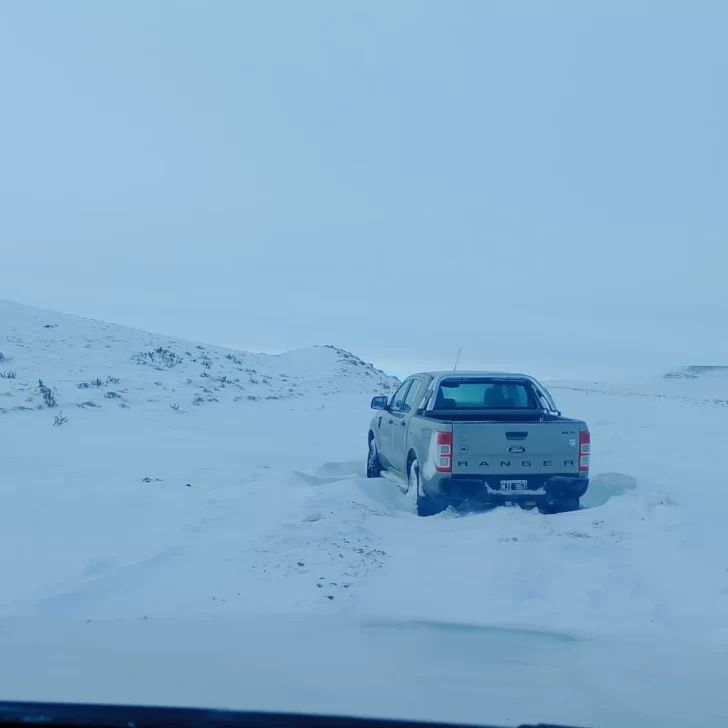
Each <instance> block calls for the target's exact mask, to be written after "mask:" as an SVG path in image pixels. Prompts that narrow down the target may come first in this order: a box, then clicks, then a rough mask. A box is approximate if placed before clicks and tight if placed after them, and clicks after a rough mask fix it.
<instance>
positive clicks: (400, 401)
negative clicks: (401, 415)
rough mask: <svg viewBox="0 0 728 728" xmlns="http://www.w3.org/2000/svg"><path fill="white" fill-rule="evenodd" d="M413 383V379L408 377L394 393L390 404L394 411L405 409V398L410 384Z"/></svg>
mask: <svg viewBox="0 0 728 728" xmlns="http://www.w3.org/2000/svg"><path fill="white" fill-rule="evenodd" d="M411 383H412V380H411V379H408V380H407V381H406V382H405V383H404V384H403V385H402V386H401V387H400V388H399V389H398V390H397V391H396V392H395V393H394V394H393V395H392V400H391V402H390V404H389V409H390V410H392V412H402V411H403V410H404V398H405V396H406V394H407V390H408V389H409V385H410V384H411Z"/></svg>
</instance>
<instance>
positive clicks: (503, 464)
mask: <svg viewBox="0 0 728 728" xmlns="http://www.w3.org/2000/svg"><path fill="white" fill-rule="evenodd" d="M519 464H520V465H521V467H524V468H532V467H533V461H532V460H523V461H521V462H520V463H519ZM536 465H542V466H543V467H545V468H553V467H554V461H553V460H542V461H541V462H537V463H536ZM458 467H459V468H467V467H468V461H467V460H458ZM478 467H479V468H489V467H491V465H490V463H489V462H488V461H487V460H481V461H480V462H479V463H478ZM498 467H500V468H510V467H511V461H510V460H501V461H500V463H498ZM564 467H565V468H567V467H572V468H574V467H576V461H574V460H564Z"/></svg>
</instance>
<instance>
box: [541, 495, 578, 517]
mask: <svg viewBox="0 0 728 728" xmlns="http://www.w3.org/2000/svg"><path fill="white" fill-rule="evenodd" d="M580 508H581V506H580V505H579V499H578V498H564V499H563V500H560V501H555V502H554V503H552V504H551V505H549V506H548V507H547V508H545V509H544V513H547V514H552V513H571V512H572V511H578V510H579V509H580Z"/></svg>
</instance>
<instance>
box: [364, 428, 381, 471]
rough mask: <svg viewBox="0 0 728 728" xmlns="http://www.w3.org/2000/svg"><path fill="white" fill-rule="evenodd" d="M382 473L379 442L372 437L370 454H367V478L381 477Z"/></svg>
mask: <svg viewBox="0 0 728 728" xmlns="http://www.w3.org/2000/svg"><path fill="white" fill-rule="evenodd" d="M381 475H382V465H381V463H380V462H379V453H378V452H377V442H376V440H375V439H374V438H373V437H372V438H371V439H370V440H369V454H368V455H367V478H379V477H381Z"/></svg>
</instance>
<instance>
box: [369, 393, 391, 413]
mask: <svg viewBox="0 0 728 728" xmlns="http://www.w3.org/2000/svg"><path fill="white" fill-rule="evenodd" d="M388 401H389V398H388V397H386V396H384V395H382V396H380V397H374V399H373V400H372V409H375V410H385V409H387V402H388Z"/></svg>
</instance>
